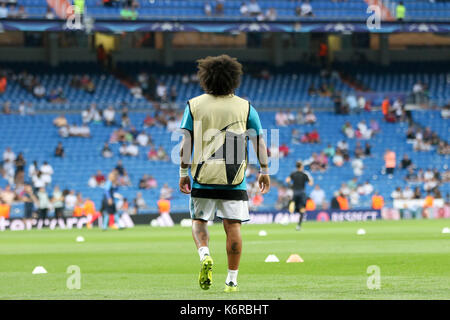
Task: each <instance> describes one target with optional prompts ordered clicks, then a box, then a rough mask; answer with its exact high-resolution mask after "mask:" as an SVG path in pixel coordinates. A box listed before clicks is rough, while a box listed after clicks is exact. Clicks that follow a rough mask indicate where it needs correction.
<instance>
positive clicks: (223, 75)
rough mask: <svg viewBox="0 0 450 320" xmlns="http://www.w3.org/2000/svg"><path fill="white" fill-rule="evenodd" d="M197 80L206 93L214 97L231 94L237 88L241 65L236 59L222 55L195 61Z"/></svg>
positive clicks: (239, 80)
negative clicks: (196, 64)
mask: <svg viewBox="0 0 450 320" xmlns="http://www.w3.org/2000/svg"><path fill="white" fill-rule="evenodd" d="M197 62H198V73H197V75H198V78H199V81H200V85H201V87H202V88H203V90H204V91H205V92H206V93H209V94H212V95H214V96H225V95H229V94H233V93H234V91H235V90H236V89H237V88H238V87H239V84H240V82H241V75H242V65H241V64H240V63H239V62H238V61H237V59H236V58H231V57H230V56H228V55H226V54H223V55H220V56H217V57H206V58H204V59H199V60H197Z"/></svg>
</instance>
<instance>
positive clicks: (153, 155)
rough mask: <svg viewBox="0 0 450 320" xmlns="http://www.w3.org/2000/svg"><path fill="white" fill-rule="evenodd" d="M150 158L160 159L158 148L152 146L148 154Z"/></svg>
mask: <svg viewBox="0 0 450 320" xmlns="http://www.w3.org/2000/svg"><path fill="white" fill-rule="evenodd" d="M147 158H148V160H158V152H157V151H156V149H155V148H154V147H153V146H152V147H151V148H150V150H149V152H148V154H147Z"/></svg>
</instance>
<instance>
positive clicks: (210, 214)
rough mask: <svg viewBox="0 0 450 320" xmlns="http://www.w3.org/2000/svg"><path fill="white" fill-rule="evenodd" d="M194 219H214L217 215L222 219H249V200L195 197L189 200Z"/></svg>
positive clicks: (243, 220)
mask: <svg viewBox="0 0 450 320" xmlns="http://www.w3.org/2000/svg"><path fill="white" fill-rule="evenodd" d="M189 211H190V212H191V218H192V219H200V220H205V221H212V220H214V217H215V216H216V215H217V217H218V218H220V219H230V220H240V221H242V222H245V221H249V220H250V215H249V213H248V201H244V200H221V199H206V198H194V197H191V198H190V200H189Z"/></svg>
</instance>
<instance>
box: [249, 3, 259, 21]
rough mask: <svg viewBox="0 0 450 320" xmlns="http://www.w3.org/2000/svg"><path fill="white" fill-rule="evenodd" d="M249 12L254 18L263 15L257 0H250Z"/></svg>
mask: <svg viewBox="0 0 450 320" xmlns="http://www.w3.org/2000/svg"><path fill="white" fill-rule="evenodd" d="M248 12H249V14H250V15H251V16H253V17H256V16H257V15H258V14H260V13H261V8H260V6H259V4H258V2H256V0H250V3H249V4H248Z"/></svg>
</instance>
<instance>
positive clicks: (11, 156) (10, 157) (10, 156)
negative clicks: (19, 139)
mask: <svg viewBox="0 0 450 320" xmlns="http://www.w3.org/2000/svg"><path fill="white" fill-rule="evenodd" d="M14 160H16V154H15V153H14V152H13V151H12V150H11V148H10V147H7V148H6V150H5V151H4V152H3V161H5V162H7V161H9V162H14Z"/></svg>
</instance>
